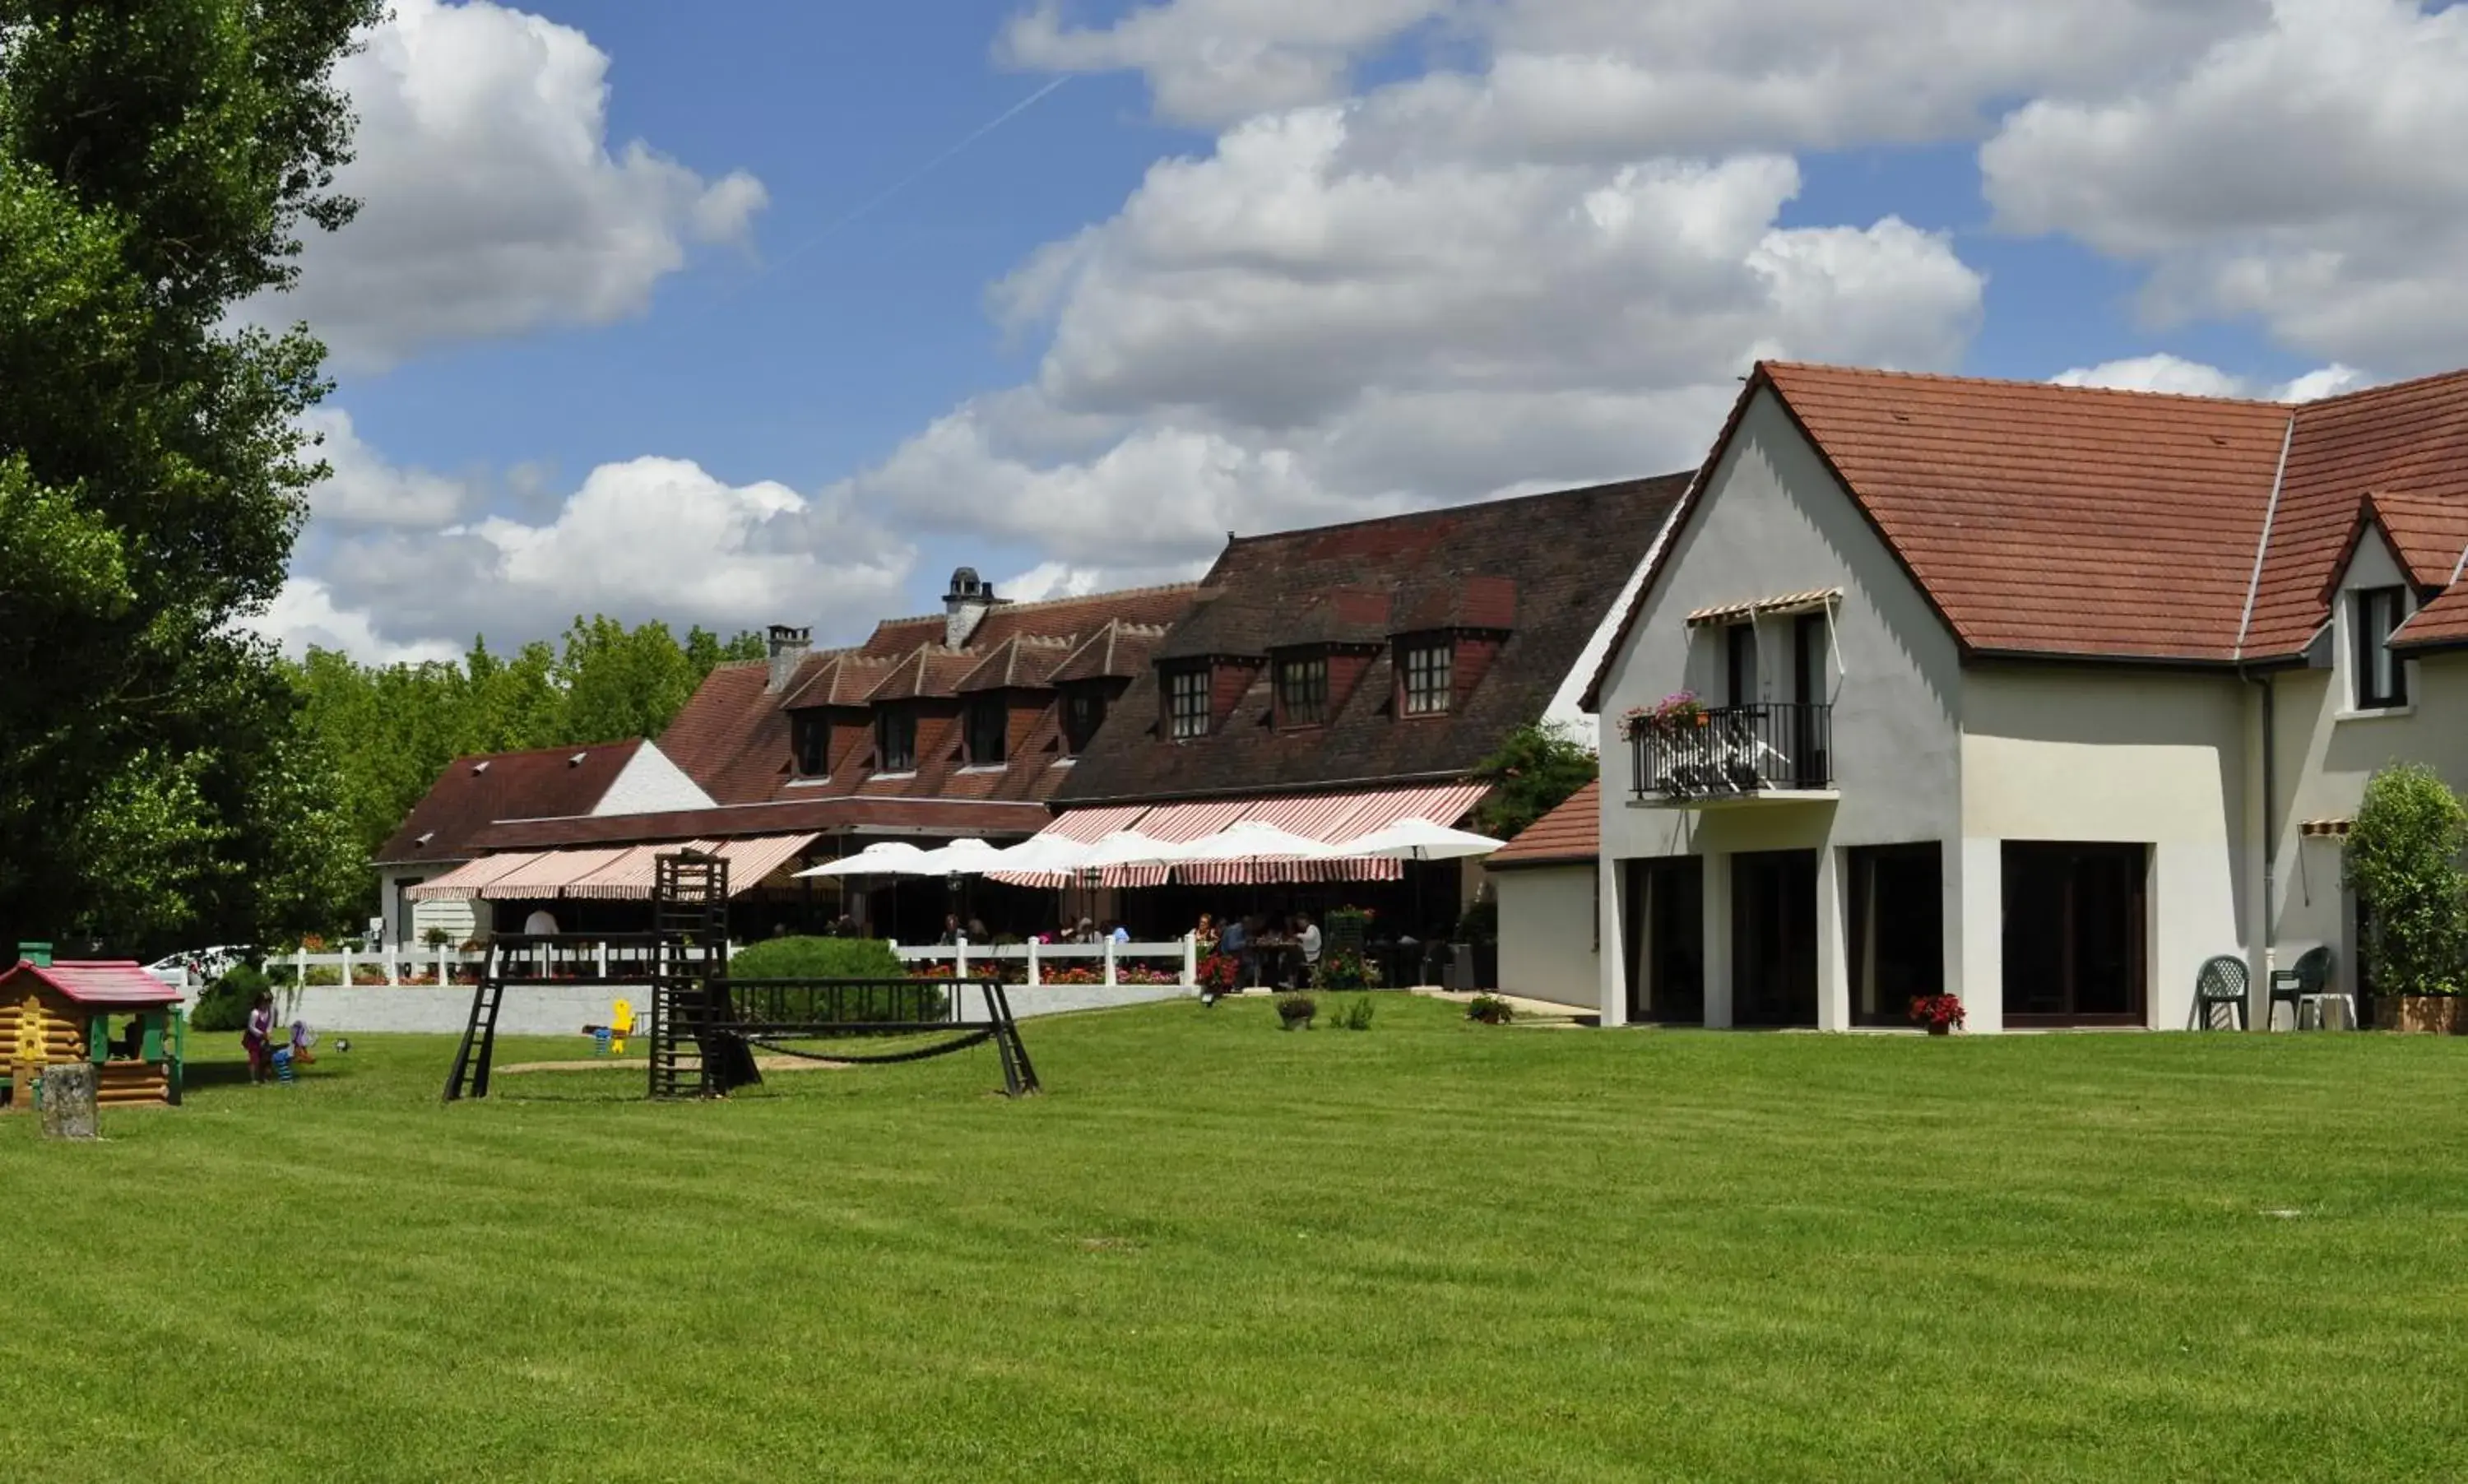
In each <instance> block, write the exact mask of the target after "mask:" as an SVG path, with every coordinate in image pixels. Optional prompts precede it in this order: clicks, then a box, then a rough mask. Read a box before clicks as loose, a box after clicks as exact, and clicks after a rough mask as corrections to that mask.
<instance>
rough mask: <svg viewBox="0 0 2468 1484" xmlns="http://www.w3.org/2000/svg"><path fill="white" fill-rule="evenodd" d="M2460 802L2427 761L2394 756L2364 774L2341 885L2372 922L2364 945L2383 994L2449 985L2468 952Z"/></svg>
mask: <svg viewBox="0 0 2468 1484" xmlns="http://www.w3.org/2000/svg"><path fill="white" fill-rule="evenodd" d="M2464 846H2468V809H2464V808H2462V807H2461V805H2460V802H2459V796H2458V795H2457V794H2456V793H2453V792H2452V791H2451V789H2450V788H2449V787H2448V786H2447V785H2445V784H2444V783H2443V782H2442V780H2441V779H2440V778H2439V777H2437V776H2435V774H2434V770H2433V769H2432V768H2429V767H2426V766H2424V765H2421V764H2415V763H2397V764H2393V765H2390V766H2388V767H2386V768H2383V769H2382V770H2380V771H2379V772H2377V773H2375V774H2374V776H2373V777H2372V778H2370V779H2368V780H2367V781H2366V783H2365V802H2364V803H2363V804H2362V805H2360V806H2359V807H2358V810H2357V821H2356V823H2355V824H2354V825H2353V826H2351V827H2350V829H2349V832H2348V840H2347V844H2346V845H2345V846H2344V847H2342V852H2341V857H2340V863H2341V873H2342V877H2343V879H2344V884H2345V885H2346V886H2347V887H2348V888H2349V889H2350V890H2352V891H2354V892H2355V893H2356V894H2357V901H2358V902H2360V903H2361V904H2362V905H2363V906H2364V907H2365V916H2366V917H2367V918H2368V919H2369V920H2370V921H2371V922H2372V924H2373V931H2372V933H2371V934H2370V935H2369V938H2368V941H2367V942H2366V943H2365V945H2364V951H2365V962H2366V966H2367V968H2368V969H2369V970H2371V972H2372V975H2373V983H2374V988H2375V990H2376V992H2377V993H2383V994H2457V993H2459V992H2460V991H2461V989H2462V980H2463V972H2462V969H2463V961H2468V875H2463V874H2462V872H2461V871H2460V868H2459V853H2460V851H2461V849H2462V848H2463V847H2464Z"/></svg>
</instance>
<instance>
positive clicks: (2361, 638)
mask: <svg viewBox="0 0 2468 1484" xmlns="http://www.w3.org/2000/svg"><path fill="white" fill-rule="evenodd" d="M2355 617H2356V625H2355V627H2356V630H2357V655H2356V658H2357V687H2356V690H2357V709H2358V710H2359V711H2382V710H2388V709H2389V708H2390V707H2393V706H2405V705H2407V704H2408V662H2407V661H2406V660H2404V659H2402V658H2401V657H2400V656H2399V655H2397V654H2395V653H2393V652H2392V651H2391V647H2390V636H2391V633H2392V631H2393V630H2395V629H2397V628H2399V626H2400V624H2401V622H2402V621H2403V620H2405V619H2406V618H2407V617H2408V589H2406V588H2404V587H2368V588H2365V589H2363V590H2362V591H2360V592H2359V593H2357V595H2356V608H2355Z"/></svg>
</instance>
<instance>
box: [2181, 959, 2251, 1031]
mask: <svg viewBox="0 0 2468 1484" xmlns="http://www.w3.org/2000/svg"><path fill="white" fill-rule="evenodd" d="M2223 1005H2228V1006H2233V1007H2234V1008H2235V1010H2236V1024H2237V1029H2238V1030H2240V1031H2242V1030H2245V1029H2246V1028H2247V1024H2248V1022H2247V1020H2246V1014H2247V1011H2246V972H2245V960H2244V959H2241V958H2236V957H2232V956H2231V955H2229V954H2226V953H2223V954H2221V955H2219V956H2218V957H2216V958H2212V959H2207V960H2205V961H2204V964H2203V968H2202V971H2201V972H2200V973H2198V974H2196V975H2195V976H2194V1029H2196V1030H2198V1031H2208V1030H2215V1029H2217V1028H2218V1027H2217V1024H2216V1022H2215V1020H2214V1019H2213V1016H2212V1012H2213V1011H2214V1010H2216V1009H2218V1008H2219V1007H2220V1006H2223Z"/></svg>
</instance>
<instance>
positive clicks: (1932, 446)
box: [1749, 364, 2289, 661]
mask: <svg viewBox="0 0 2468 1484" xmlns="http://www.w3.org/2000/svg"><path fill="white" fill-rule="evenodd" d="M1759 376H1761V377H1765V378H1767V379H1768V380H1770V381H1771V383H1772V385H1773V386H1774V388H1775V390H1776V391H1777V392H1779V393H1780V394H1781V396H1782V399H1783V401H1784V403H1785V405H1787V406H1788V407H1789V408H1790V409H1791V411H1792V412H1793V414H1794V416H1796V417H1797V418H1798V420H1799V422H1800V424H1801V425H1802V426H1803V427H1805V428H1806V429H1807V430H1808V432H1809V435H1810V437H1811V438H1812V439H1813V440H1814V441H1815V442H1816V444H1817V447H1818V448H1819V449H1820V450H1821V451H1822V452H1823V453H1824V455H1825V456H1826V458H1827V459H1828V460H1830V461H1831V462H1832V464H1833V466H1834V468H1835V470H1836V471H1837V472H1838V473H1839V474H1840V476H1841V478H1842V481H1843V483H1844V484H1845V485H1847V486H1848V487H1849V488H1850V489H1851V491H1853V493H1854V494H1856V495H1857V496H1858V497H1859V500H1860V503H1861V505H1862V508H1863V509H1865V510H1866V511H1867V513H1868V514H1869V516H1870V518H1871V519H1873V520H1874V521H1875V522H1876V524H1877V526H1878V527H1879V529H1880V530H1882V531H1883V532H1884V533H1885V539H1886V541H1887V543H1888V544H1889V545H1890V546H1891V547H1892V548H1893V549H1894V551H1895V552H1896V553H1897V554H1898V555H1899V556H1900V557H1901V558H1902V559H1903V561H1904V563H1905V564H1906V565H1907V566H1908V567H1909V568H1910V571H1911V574H1912V575H1913V576H1914V577H1915V578H1917V579H1918V581H1919V584H1920V587H1921V590H1922V591H1924V592H1926V593H1927V594H1928V595H1929V596H1930V597H1931V599H1932V600H1933V601H1934V602H1935V604H1936V606H1937V609H1938V611H1939V612H1941V613H1942V614H1944V616H1945V618H1946V621H1947V623H1948V624H1949V625H1950V626H1951V627H1952V628H1953V629H1954V634H1955V636H1956V637H1957V638H1958V639H1960V640H1961V641H1962V643H1963V644H1964V646H1965V647H1966V648H1968V649H1970V650H1973V651H2018V652H2025V653H2038V654H2086V655H2091V654H2095V655H2119V656H2125V655H2131V656H2136V657H2140V658H2150V659H2161V658H2172V659H2199V660H2217V661H2226V660H2229V659H2233V658H2234V657H2235V654H2236V648H2237V632H2238V628H2239V627H2240V625H2241V624H2242V622H2243V620H2244V616H2245V600H2246V590H2247V587H2248V585H2249V583H2250V582H2251V576H2252V572H2253V562H2254V553H2255V551H2256V549H2257V547H2258V546H2259V544H2260V541H2261V538H2262V524H2263V514H2264V510H2265V508H2266V506H2267V504H2268V501H2269V495H2270V491H2271V486H2272V480H2273V476H2274V473H2275V472H2276V470H2277V468H2278V466H2279V454H2280V448H2281V446H2282V445H2283V444H2284V443H2285V442H2286V440H2287V437H2288V429H2289V409H2287V408H2286V407H2282V406H2277V405H2274V404H2272V403H2268V402H2245V401H2227V400H2216V399H2210V400H2206V399H2202V398H2192V397H2171V396H2162V395H2157V394H2153V393H2147V392H2115V391H2105V390H2098V389H2092V388H2083V387H2065V386H2052V385H2048V384H2045V383H2039V382H2011V381H1982V380H1965V379H1957V378H1954V377H1925V376H1910V375H1904V374H1899V373H1892V372H1881V371H1845V370H1840V369H1838V368H1834V367H1827V366H1800V365H1788V364H1774V365H1767V366H1763V367H1760V368H1759ZM1757 379H1758V378H1757V377H1751V378H1750V388H1749V389H1750V391H1751V393H1753V392H1754V390H1755V389H1756V384H1757Z"/></svg>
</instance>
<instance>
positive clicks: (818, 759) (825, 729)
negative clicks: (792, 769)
mask: <svg viewBox="0 0 2468 1484" xmlns="http://www.w3.org/2000/svg"><path fill="white" fill-rule="evenodd" d="M796 734H797V776H798V777H800V778H820V777H822V776H824V775H825V774H826V773H827V772H829V771H830V770H831V757H830V751H831V741H832V728H831V723H830V722H828V721H825V720H824V719H822V718H820V717H799V718H798V719H797V725H796Z"/></svg>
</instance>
